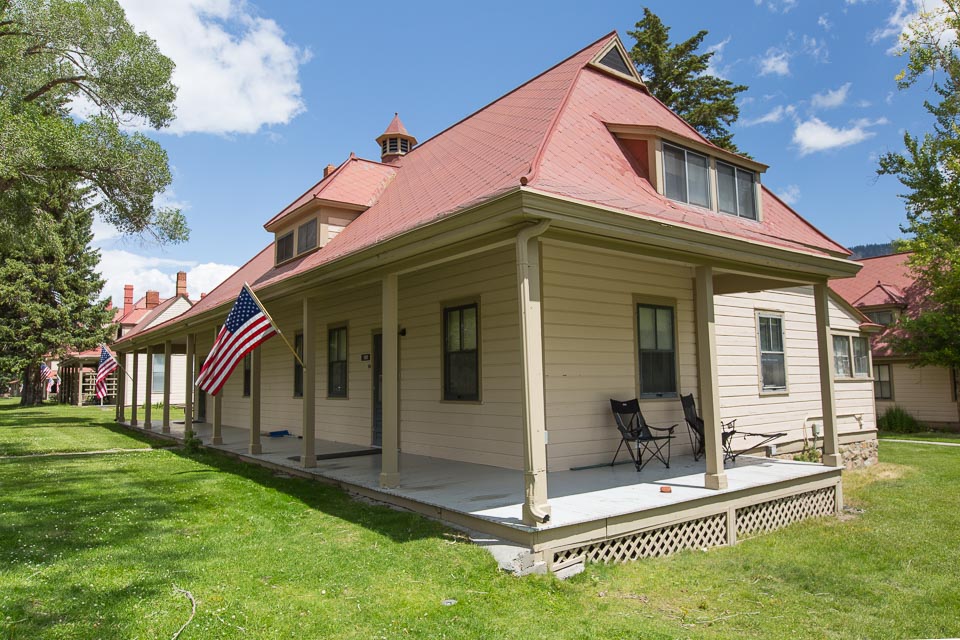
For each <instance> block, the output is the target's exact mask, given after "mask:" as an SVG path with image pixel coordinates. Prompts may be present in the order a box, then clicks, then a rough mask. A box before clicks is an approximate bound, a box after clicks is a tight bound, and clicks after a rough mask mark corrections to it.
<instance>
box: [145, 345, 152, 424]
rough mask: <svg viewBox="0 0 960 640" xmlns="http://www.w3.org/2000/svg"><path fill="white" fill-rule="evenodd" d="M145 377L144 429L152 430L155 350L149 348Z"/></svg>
mask: <svg viewBox="0 0 960 640" xmlns="http://www.w3.org/2000/svg"><path fill="white" fill-rule="evenodd" d="M144 368H145V369H146V371H144V372H143V373H144V375H145V376H146V380H144V384H143V428H144V429H148V430H149V429H152V428H153V421H152V420H151V414H152V413H153V349H151V348H150V347H149V346H148V347H147V366H146V367H144Z"/></svg>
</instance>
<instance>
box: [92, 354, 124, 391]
mask: <svg viewBox="0 0 960 640" xmlns="http://www.w3.org/2000/svg"><path fill="white" fill-rule="evenodd" d="M118 366H120V363H118V362H117V360H116V358H114V357H113V356H112V355H110V352H109V351H107V348H106V347H105V346H103V345H100V362H98V363H97V381H96V384H95V385H94V386H95V389H96V395H97V399H99V400H103V399H104V398H105V397H106V395H107V378H108V377H109V376H110V374H111V373H113V371H114V370H115V369H116V368H117V367H118Z"/></svg>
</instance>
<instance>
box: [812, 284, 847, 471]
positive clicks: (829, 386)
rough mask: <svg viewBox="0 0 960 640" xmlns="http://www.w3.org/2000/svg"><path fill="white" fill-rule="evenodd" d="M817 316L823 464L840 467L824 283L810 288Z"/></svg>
mask: <svg viewBox="0 0 960 640" xmlns="http://www.w3.org/2000/svg"><path fill="white" fill-rule="evenodd" d="M813 300H814V307H815V308H816V314H817V347H818V353H819V356H820V405H821V415H822V416H823V464H825V465H827V466H830V467H842V466H843V456H842V455H840V441H839V439H838V437H837V401H836V398H835V397H834V392H833V338H832V337H831V335H830V303H829V289H828V288H827V283H825V282H824V283H821V284H815V285H813Z"/></svg>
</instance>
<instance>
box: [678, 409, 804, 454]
mask: <svg viewBox="0 0 960 640" xmlns="http://www.w3.org/2000/svg"><path fill="white" fill-rule="evenodd" d="M680 404H681V405H683V417H684V420H686V423H687V427H688V429H687V435H688V436H689V437H690V446H691V447H692V448H693V459H694V460H699V459H700V457H701V456H702V455H704V453H705V451H706V450H705V448H704V438H705V437H706V436H705V435H704V424H703V418H701V417H700V416H699V414H698V413H697V404H696V402H695V401H694V399H693V394H692V393H691V394H688V395H685V396H680ZM720 428H721V429H722V431H721V433H720V443H721V446H722V447H723V461H724V462H727V461H730V462H736V461H737V456H739V455H743V454H744V453H746V452H747V451H753V450H754V449H759V448H760V447H763V446H764V445H766V444H769V443H770V442H772V441H774V440H776V439H777V438H782V437H783V436H785V435H787V434H786V433H751V432H749V431H740V430H738V429H737V420H736V418H734V419H733V420H728V421H726V422H722V421H721V422H720ZM736 436H742V437H743V438H744V440H746V439H747V438H761V440H760V442H759V443H757V444H755V445H753V446H752V447H747V448H746V449H742V450H740V451H734V450H733V439H734V437H736Z"/></svg>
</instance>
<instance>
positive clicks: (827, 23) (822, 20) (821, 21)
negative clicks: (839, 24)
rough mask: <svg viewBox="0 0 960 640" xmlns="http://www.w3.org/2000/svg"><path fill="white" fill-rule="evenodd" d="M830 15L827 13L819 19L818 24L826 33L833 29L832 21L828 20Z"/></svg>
mask: <svg viewBox="0 0 960 640" xmlns="http://www.w3.org/2000/svg"><path fill="white" fill-rule="evenodd" d="M828 15H829V14H826V13H825V14H823V15H822V16H820V17H819V18H817V24H818V25H820V27H821V28H822V29H823V30H824V31H830V29H831V28H833V23H832V22H830V20H829V19H828V18H827V16H828Z"/></svg>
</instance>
